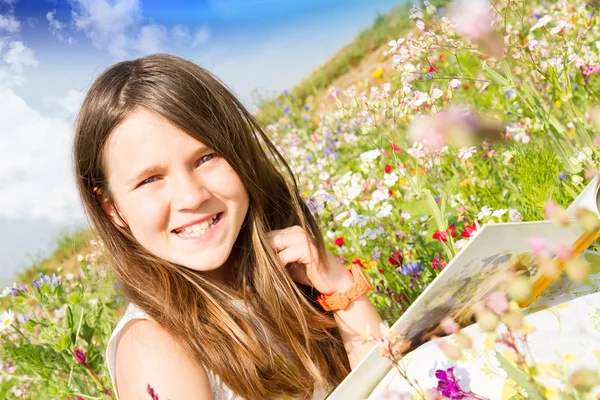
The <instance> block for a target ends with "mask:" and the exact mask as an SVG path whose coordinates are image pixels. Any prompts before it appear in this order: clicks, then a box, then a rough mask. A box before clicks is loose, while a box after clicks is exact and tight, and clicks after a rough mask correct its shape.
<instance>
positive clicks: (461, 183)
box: [459, 177, 473, 187]
mask: <svg viewBox="0 0 600 400" xmlns="http://www.w3.org/2000/svg"><path fill="white" fill-rule="evenodd" d="M472 181H473V177H471V178H467V179H464V180H462V181H461V182H460V184H459V185H460V187H465V186H469V185H470V184H471V182H472Z"/></svg>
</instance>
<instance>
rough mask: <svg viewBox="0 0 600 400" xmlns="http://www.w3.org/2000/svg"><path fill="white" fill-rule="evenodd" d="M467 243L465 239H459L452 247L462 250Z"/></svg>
mask: <svg viewBox="0 0 600 400" xmlns="http://www.w3.org/2000/svg"><path fill="white" fill-rule="evenodd" d="M468 242H469V241H468V240H466V239H460V240H457V241H456V242H454V245H455V246H456V249H457V250H460V249H462V248H463V247H465V245H466V244H467V243H468Z"/></svg>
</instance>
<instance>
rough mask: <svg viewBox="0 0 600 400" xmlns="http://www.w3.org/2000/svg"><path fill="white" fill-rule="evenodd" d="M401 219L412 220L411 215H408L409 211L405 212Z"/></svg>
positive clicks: (401, 214)
mask: <svg viewBox="0 0 600 400" xmlns="http://www.w3.org/2000/svg"><path fill="white" fill-rule="evenodd" d="M400 218H402V219H410V214H409V213H408V211H406V210H404V211H402V212H401V213H400Z"/></svg>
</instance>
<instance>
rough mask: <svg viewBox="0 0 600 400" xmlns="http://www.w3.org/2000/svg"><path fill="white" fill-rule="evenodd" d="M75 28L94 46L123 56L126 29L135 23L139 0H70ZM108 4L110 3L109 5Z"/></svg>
mask: <svg viewBox="0 0 600 400" xmlns="http://www.w3.org/2000/svg"><path fill="white" fill-rule="evenodd" d="M71 2H72V5H73V10H72V12H71V14H72V17H73V21H74V23H75V27H76V29H78V30H80V31H83V32H84V33H85V35H86V36H87V37H89V38H90V40H91V41H92V44H93V45H94V47H96V48H98V49H101V50H107V51H108V53H109V54H110V55H111V56H113V57H116V58H124V57H127V51H128V47H129V44H128V42H129V37H128V35H129V34H130V31H131V30H132V28H134V27H135V25H136V24H137V23H138V22H139V20H140V18H141V16H140V2H139V0H116V1H114V2H110V1H108V0H71ZM111 3H112V4H111Z"/></svg>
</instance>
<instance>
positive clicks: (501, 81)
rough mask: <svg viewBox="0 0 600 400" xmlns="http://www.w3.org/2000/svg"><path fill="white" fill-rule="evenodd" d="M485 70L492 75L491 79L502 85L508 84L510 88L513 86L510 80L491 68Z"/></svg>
mask: <svg viewBox="0 0 600 400" xmlns="http://www.w3.org/2000/svg"><path fill="white" fill-rule="evenodd" d="M486 72H487V73H488V74H489V75H490V76H491V77H492V80H494V81H495V82H496V83H499V84H501V85H503V86H508V87H511V88H512V87H514V85H513V84H512V82H511V81H509V80H508V79H506V78H505V77H503V76H502V75H500V74H499V73H498V72H496V71H494V70H493V69H487V70H486Z"/></svg>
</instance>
